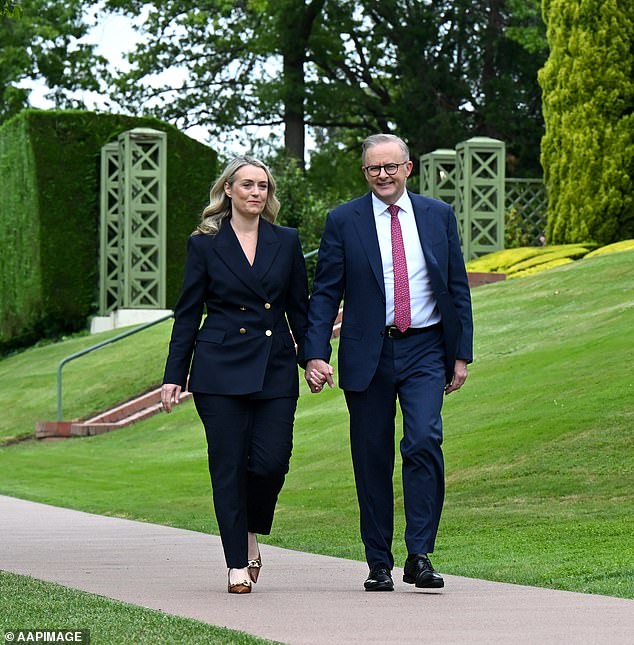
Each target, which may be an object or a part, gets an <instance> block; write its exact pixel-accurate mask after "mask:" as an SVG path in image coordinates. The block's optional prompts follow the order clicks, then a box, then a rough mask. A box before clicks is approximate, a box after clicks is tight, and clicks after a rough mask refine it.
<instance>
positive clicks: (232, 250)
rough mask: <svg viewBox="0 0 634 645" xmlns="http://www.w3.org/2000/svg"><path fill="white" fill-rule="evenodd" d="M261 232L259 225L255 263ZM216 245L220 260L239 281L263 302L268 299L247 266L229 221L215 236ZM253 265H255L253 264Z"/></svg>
mask: <svg viewBox="0 0 634 645" xmlns="http://www.w3.org/2000/svg"><path fill="white" fill-rule="evenodd" d="M261 231H262V226H261V224H260V230H259V232H258V246H257V250H256V254H255V262H258V254H259V253H260V232H261ZM215 241H216V245H215V251H216V253H217V254H218V256H219V257H220V259H221V260H222V261H223V262H224V263H225V265H226V266H227V268H228V269H229V270H230V271H231V272H232V273H233V274H234V275H235V276H236V277H237V278H239V279H240V281H241V282H242V283H243V284H244V285H245V286H246V287H248V288H249V289H251V291H253V292H254V293H256V294H257V295H258V296H260V297H261V298H264V299H265V300H267V299H268V295H267V293H266V291H265V290H264V287H263V286H262V283H261V282H260V279H259V278H258V276H257V275H256V272H255V270H254V267H252V266H251V265H250V264H249V261H248V260H247V257H246V255H245V254H244V251H243V250H242V247H241V246H240V242H238V238H237V237H236V234H235V233H234V231H233V228H231V224H230V223H229V220H225V221H224V222H223V223H222V226H221V227H220V230H219V231H218V233H217V234H216V240H215ZM254 265H255V263H254Z"/></svg>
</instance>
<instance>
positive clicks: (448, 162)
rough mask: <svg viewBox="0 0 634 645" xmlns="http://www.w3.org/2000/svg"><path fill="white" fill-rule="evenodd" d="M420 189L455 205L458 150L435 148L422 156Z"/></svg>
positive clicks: (425, 193) (426, 193)
mask: <svg viewBox="0 0 634 645" xmlns="http://www.w3.org/2000/svg"><path fill="white" fill-rule="evenodd" d="M420 189H421V192H422V193H423V194H424V195H429V196H430V197H434V198H435V199H442V200H443V201H444V202H447V203H448V204H451V205H452V206H453V205H454V202H455V200H456V151H455V150H449V149H444V148H442V149H439V150H434V151H433V152H430V153H428V154H426V155H423V156H422V157H421V158H420Z"/></svg>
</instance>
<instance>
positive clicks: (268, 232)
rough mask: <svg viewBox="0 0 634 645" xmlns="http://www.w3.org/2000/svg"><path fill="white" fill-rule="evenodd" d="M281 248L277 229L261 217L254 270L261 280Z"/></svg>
mask: <svg viewBox="0 0 634 645" xmlns="http://www.w3.org/2000/svg"><path fill="white" fill-rule="evenodd" d="M279 250H280V241H279V240H278V238H277V235H276V234H275V229H274V228H273V226H271V224H270V222H267V221H266V220H265V219H262V218H260V225H259V228H258V248H257V251H256V253H255V261H254V262H253V270H254V272H255V274H256V275H257V276H258V278H259V279H260V280H262V279H263V278H264V276H265V275H266V274H267V273H268V271H269V269H270V268H271V265H272V264H273V261H274V260H275V258H276V256H277V254H278V251H279Z"/></svg>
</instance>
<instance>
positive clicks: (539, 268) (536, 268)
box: [506, 258, 574, 280]
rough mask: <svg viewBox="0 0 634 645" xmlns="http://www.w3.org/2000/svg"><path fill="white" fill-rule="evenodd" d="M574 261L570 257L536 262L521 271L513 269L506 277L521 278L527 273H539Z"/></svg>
mask: <svg viewBox="0 0 634 645" xmlns="http://www.w3.org/2000/svg"><path fill="white" fill-rule="evenodd" d="M573 262H574V260H573V259H571V258H557V259H555V260H549V261H548V262H542V263H541V264H536V265H534V266H532V267H529V268H527V269H523V270H522V271H514V272H513V273H508V274H507V276H506V277H507V278H508V279H509V280H510V279H511V278H523V277H524V276H527V275H533V274H534V273H539V272H540V271H546V270H547V269H554V268H555V267H560V266H563V265H564V264H572V263H573Z"/></svg>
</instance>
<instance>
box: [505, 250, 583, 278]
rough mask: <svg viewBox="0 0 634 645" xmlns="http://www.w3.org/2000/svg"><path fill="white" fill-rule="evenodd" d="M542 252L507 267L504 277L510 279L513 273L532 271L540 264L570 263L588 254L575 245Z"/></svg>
mask: <svg viewBox="0 0 634 645" xmlns="http://www.w3.org/2000/svg"><path fill="white" fill-rule="evenodd" d="M544 250H545V251H546V252H545V253H540V254H539V255H535V256H533V257H531V258H528V259H526V260H523V261H522V262H518V263H517V264H514V265H513V266H512V267H509V269H508V271H507V272H506V275H507V276H509V277H510V276H512V275H514V274H515V273H519V272H522V271H525V270H526V269H532V268H534V267H537V266H539V265H542V264H548V265H550V263H552V262H555V261H558V260H562V259H569V260H570V261H571V262H572V261H573V260H577V259H579V258H582V257H583V256H584V255H586V254H587V253H588V248H587V247H585V246H578V245H575V244H566V245H564V246H559V247H546V248H545V249H544Z"/></svg>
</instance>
